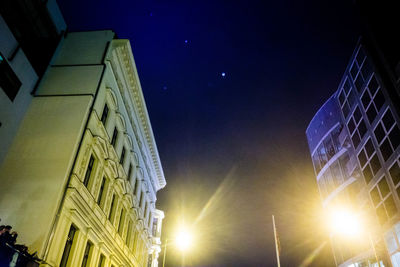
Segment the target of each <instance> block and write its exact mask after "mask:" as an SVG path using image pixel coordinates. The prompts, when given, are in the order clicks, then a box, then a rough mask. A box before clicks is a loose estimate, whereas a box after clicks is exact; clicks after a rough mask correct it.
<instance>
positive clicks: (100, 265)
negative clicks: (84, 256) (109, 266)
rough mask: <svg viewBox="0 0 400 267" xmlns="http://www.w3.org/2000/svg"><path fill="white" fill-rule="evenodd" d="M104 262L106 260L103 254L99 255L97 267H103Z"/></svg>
mask: <svg viewBox="0 0 400 267" xmlns="http://www.w3.org/2000/svg"><path fill="white" fill-rule="evenodd" d="M105 261H106V258H105V257H104V255H103V254H101V255H100V259H99V264H98V265H97V266H98V267H104V262H105Z"/></svg>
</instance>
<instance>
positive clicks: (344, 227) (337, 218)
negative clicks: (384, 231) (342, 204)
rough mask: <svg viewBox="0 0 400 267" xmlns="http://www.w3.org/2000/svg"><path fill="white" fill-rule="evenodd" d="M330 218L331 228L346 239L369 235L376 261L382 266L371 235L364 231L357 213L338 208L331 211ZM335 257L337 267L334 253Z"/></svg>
mask: <svg viewBox="0 0 400 267" xmlns="http://www.w3.org/2000/svg"><path fill="white" fill-rule="evenodd" d="M328 218H329V225H330V228H331V230H332V232H333V233H335V234H339V235H342V236H345V237H360V236H361V235H363V234H364V235H365V234H367V235H368V239H369V242H370V244H371V247H372V250H373V252H374V254H375V260H376V262H377V263H378V266H381V264H380V262H379V258H378V254H377V252H376V249H375V244H374V241H373V239H372V236H371V233H370V232H369V231H368V230H367V229H363V224H362V222H361V221H360V217H359V216H357V214H356V213H355V212H352V211H351V210H349V209H346V208H336V209H333V210H331V212H330V216H328ZM333 256H334V259H335V263H336V266H337V262H336V257H335V253H333Z"/></svg>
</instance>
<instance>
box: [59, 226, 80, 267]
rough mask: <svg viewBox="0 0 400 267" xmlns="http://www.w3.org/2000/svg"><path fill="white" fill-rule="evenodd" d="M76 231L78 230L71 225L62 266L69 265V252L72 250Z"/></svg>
mask: <svg viewBox="0 0 400 267" xmlns="http://www.w3.org/2000/svg"><path fill="white" fill-rule="evenodd" d="M76 231H77V230H76V228H75V227H74V226H73V225H71V227H70V228H69V232H68V237H67V241H66V242H65V246H64V252H63V255H62V258H61V262H60V267H65V266H67V263H68V258H69V254H70V252H71V248H72V244H73V242H74V237H75V233H76Z"/></svg>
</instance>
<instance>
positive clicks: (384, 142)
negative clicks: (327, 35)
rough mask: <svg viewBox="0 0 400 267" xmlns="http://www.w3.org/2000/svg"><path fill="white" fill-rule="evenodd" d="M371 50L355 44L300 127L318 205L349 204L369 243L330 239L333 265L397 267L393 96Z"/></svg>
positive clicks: (398, 143) (399, 143) (397, 150)
mask: <svg viewBox="0 0 400 267" xmlns="http://www.w3.org/2000/svg"><path fill="white" fill-rule="evenodd" d="M371 47H372V46H371V45H369V44H368V43H367V42H365V41H363V40H360V41H359V43H358V44H357V46H356V49H355V50H354V53H353V55H352V57H351V59H350V62H349V64H348V67H347V69H346V71H345V73H344V75H343V78H342V81H341V82H340V85H339V88H338V90H337V91H336V92H335V93H334V95H333V96H332V97H331V98H330V99H329V100H328V101H327V102H326V103H325V104H324V105H323V106H322V107H321V108H320V110H319V111H318V112H317V113H316V115H315V116H314V118H313V119H312V121H311V122H310V125H309V126H308V128H307V131H306V135H307V139H308V143H309V148H310V152H311V156H312V160H313V165H314V169H315V175H316V177H317V182H318V187H319V190H320V194H321V199H322V201H323V206H324V208H325V209H329V208H330V207H332V206H334V205H346V206H347V207H349V206H350V207H351V208H352V210H354V211H355V212H357V213H358V214H359V215H360V216H363V217H364V218H367V219H366V220H365V221H368V225H366V227H365V228H366V231H365V233H364V234H365V235H367V236H368V237H371V238H370V240H371V242H369V243H368V242H360V243H361V244H358V245H355V244H354V241H348V240H343V238H339V237H335V236H331V241H332V247H333V252H334V256H335V260H336V262H337V264H338V265H340V266H365V264H371V263H373V262H376V258H378V261H380V262H381V263H383V264H384V265H385V266H390V265H391V264H392V265H393V266H400V242H399V240H400V216H399V215H400V214H399V208H400V199H399V194H400V165H399V164H400V162H399V155H400V128H399V125H400V120H399V113H398V110H397V108H398V106H397V104H396V103H397V97H398V95H397V92H396V90H392V87H391V85H392V84H391V83H389V82H388V81H387V80H385V75H382V72H383V71H382V69H381V68H380V67H379V65H380V64H379V62H378V61H377V58H375V57H374V56H373V55H374V51H373V49H372V48H371ZM365 240H368V239H365ZM352 242H353V243H352ZM375 252H376V253H375ZM374 254H377V255H376V256H375V255H374ZM363 264H364V265H363Z"/></svg>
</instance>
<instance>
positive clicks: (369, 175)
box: [363, 164, 373, 184]
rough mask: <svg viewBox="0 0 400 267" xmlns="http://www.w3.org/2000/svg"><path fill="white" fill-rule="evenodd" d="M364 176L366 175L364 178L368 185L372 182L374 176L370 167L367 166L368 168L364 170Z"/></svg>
mask: <svg viewBox="0 0 400 267" xmlns="http://www.w3.org/2000/svg"><path fill="white" fill-rule="evenodd" d="M363 174H364V178H365V182H366V183H367V184H368V183H369V182H371V180H372V178H373V176H372V172H371V169H370V167H369V165H368V164H367V166H365V168H364V169H363Z"/></svg>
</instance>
